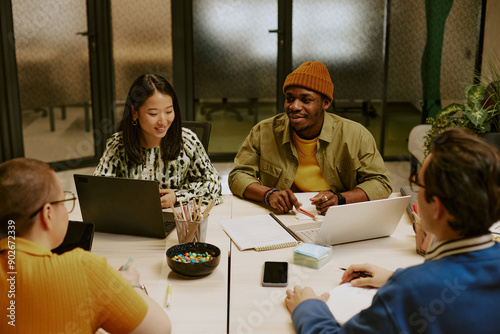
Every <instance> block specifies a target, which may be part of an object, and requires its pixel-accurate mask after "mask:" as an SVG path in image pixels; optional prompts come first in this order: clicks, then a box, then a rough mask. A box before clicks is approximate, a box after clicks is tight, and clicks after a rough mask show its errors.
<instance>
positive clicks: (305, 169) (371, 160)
mask: <svg viewBox="0 0 500 334" xmlns="http://www.w3.org/2000/svg"><path fill="white" fill-rule="evenodd" d="M283 93H284V94H285V104H284V108H285V112H284V113H281V114H278V115H276V116H274V117H271V118H269V119H266V120H264V121H262V122H260V123H259V124H257V125H256V126H254V127H253V129H252V130H251V132H250V134H249V135H248V136H247V138H246V139H245V142H244V143H243V145H242V146H241V148H240V150H239V151H238V154H237V155H236V157H235V159H234V163H235V167H234V169H233V170H232V171H231V173H230V174H229V187H230V189H231V191H232V192H233V193H234V194H236V195H238V196H241V197H244V198H248V199H251V200H255V201H261V202H264V203H266V204H267V205H270V206H271V207H273V208H274V209H276V210H278V211H280V212H288V211H289V210H291V209H292V208H293V207H294V206H295V207H300V206H301V203H299V202H298V200H297V198H296V197H295V195H294V192H318V194H317V195H316V196H314V197H313V198H311V204H313V205H315V206H316V209H317V210H318V212H319V213H321V214H325V213H326V210H327V209H328V208H329V207H330V206H332V205H341V204H346V203H355V202H361V201H367V200H376V199H381V198H386V197H388V196H389V195H390V193H391V191H392V188H391V183H390V177H389V172H388V171H387V168H386V167H385V165H384V161H383V159H382V156H381V155H380V153H379V152H378V150H377V146H376V143H375V140H374V138H373V136H372V135H371V133H370V132H369V131H368V130H366V128H364V127H363V126H362V125H361V124H358V123H356V122H353V121H350V120H347V119H344V118H342V117H339V116H337V115H334V114H331V113H327V112H326V110H327V109H328V107H330V105H331V103H332V101H333V83H332V80H331V78H330V74H329V73H328V69H327V68H326V66H325V65H324V64H322V63H320V62H310V61H308V62H305V63H303V64H302V65H300V66H299V67H298V68H297V69H296V70H295V71H293V72H292V73H290V74H289V75H288V77H287V78H286V80H285V84H284V85H283Z"/></svg>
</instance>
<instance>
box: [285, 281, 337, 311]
mask: <svg viewBox="0 0 500 334" xmlns="http://www.w3.org/2000/svg"><path fill="white" fill-rule="evenodd" d="M328 298H330V294H329V293H328V292H325V293H324V294H322V295H321V296H318V295H316V294H315V293H314V291H313V289H311V288H310V287H305V288H302V287H300V286H298V285H296V286H294V287H293V290H291V289H288V290H286V298H285V304H286V307H287V309H288V311H289V312H290V313H292V312H293V310H295V308H296V307H297V306H299V304H300V303H302V302H303V301H304V300H307V299H319V300H322V301H324V302H325V303H326V301H327V300H328Z"/></svg>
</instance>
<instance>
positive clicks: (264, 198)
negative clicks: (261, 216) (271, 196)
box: [262, 188, 276, 203]
mask: <svg viewBox="0 0 500 334" xmlns="http://www.w3.org/2000/svg"><path fill="white" fill-rule="evenodd" d="M273 189H276V188H269V189H267V190H266V192H265V193H264V195H262V203H266V196H267V193H268V192H270V191H271V190H273Z"/></svg>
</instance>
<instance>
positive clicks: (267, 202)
mask: <svg viewBox="0 0 500 334" xmlns="http://www.w3.org/2000/svg"><path fill="white" fill-rule="evenodd" d="M276 191H279V190H278V189H276V188H272V189H271V190H269V191H268V192H267V193H266V197H265V198H264V202H265V203H266V204H267V205H271V203H269V197H270V196H271V194H272V193H274V192H276Z"/></svg>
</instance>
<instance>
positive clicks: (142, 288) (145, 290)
mask: <svg viewBox="0 0 500 334" xmlns="http://www.w3.org/2000/svg"><path fill="white" fill-rule="evenodd" d="M131 285H132V287H133V288H139V289H141V290H143V291H144V292H145V293H146V294H147V295H149V294H148V290H147V289H146V286H145V285H144V284H141V283H139V284H131Z"/></svg>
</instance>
